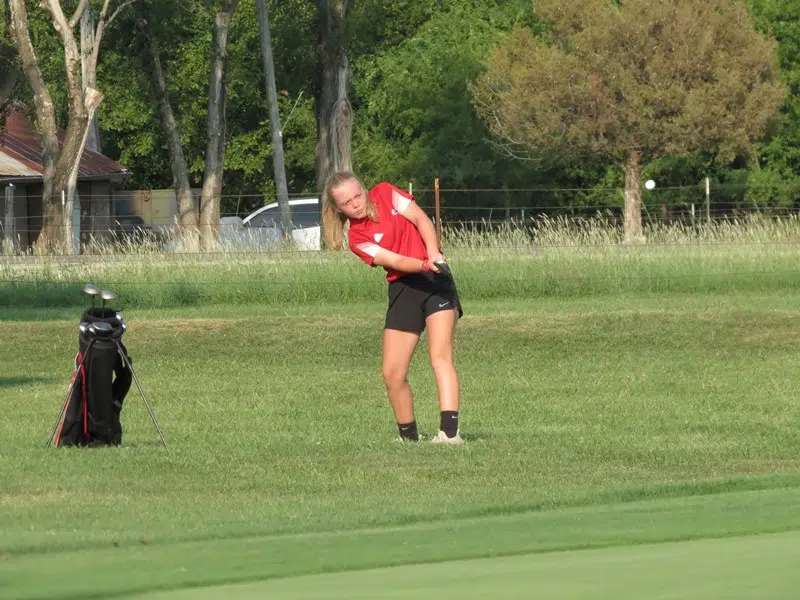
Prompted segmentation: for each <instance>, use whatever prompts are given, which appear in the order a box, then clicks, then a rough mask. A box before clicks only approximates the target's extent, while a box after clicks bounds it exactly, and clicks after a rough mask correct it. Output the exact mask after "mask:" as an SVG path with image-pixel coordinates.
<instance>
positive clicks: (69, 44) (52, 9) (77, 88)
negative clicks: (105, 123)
mask: <svg viewBox="0 0 800 600" xmlns="http://www.w3.org/2000/svg"><path fill="white" fill-rule="evenodd" d="M42 6H43V7H44V8H45V9H46V10H47V11H48V12H49V13H50V15H51V16H52V17H53V26H54V27H55V29H56V31H58V33H59V35H60V36H61V40H62V41H63V43H64V62H65V66H66V73H67V87H68V89H69V94H68V96H69V102H70V106H71V107H72V108H73V109H76V110H77V112H81V111H82V110H83V94H82V91H83V85H82V81H81V68H80V64H81V61H80V53H79V52H78V45H77V44H76V43H75V36H74V35H73V31H72V27H71V26H70V24H69V23H68V22H67V18H66V17H65V16H64V11H63V10H62V9H61V2H60V0H42Z"/></svg>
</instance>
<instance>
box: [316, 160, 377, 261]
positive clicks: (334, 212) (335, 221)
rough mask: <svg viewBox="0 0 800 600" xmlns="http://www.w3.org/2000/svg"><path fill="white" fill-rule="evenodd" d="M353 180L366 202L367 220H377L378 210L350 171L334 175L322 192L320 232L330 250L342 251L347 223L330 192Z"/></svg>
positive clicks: (364, 188) (361, 184) (362, 185)
mask: <svg viewBox="0 0 800 600" xmlns="http://www.w3.org/2000/svg"><path fill="white" fill-rule="evenodd" d="M352 180H355V181H357V182H358V185H360V186H361V193H362V194H363V195H364V200H365V202H366V208H365V210H366V213H367V218H368V219H371V220H373V221H377V220H378V209H377V208H376V207H375V204H374V203H373V202H372V200H370V197H369V192H368V191H367V188H366V187H364V184H363V183H362V181H361V180H360V179H359V178H358V177H356V176H355V175H354V174H353V173H351V172H350V171H339V172H338V173H334V174H333V175H331V176H330V177H328V180H327V181H326V182H325V189H324V190H323V192H322V230H323V232H324V234H325V242H326V243H327V244H328V246H329V247H330V248H331V249H332V250H341V249H342V236H343V233H344V224H345V223H346V222H347V217H346V216H345V215H344V214H342V213H341V212H339V207H338V206H337V205H336V200H335V199H334V198H333V194H331V192H332V191H333V190H335V189H336V188H338V187H339V186H340V185H342V184H343V183H346V182H348V181H352Z"/></svg>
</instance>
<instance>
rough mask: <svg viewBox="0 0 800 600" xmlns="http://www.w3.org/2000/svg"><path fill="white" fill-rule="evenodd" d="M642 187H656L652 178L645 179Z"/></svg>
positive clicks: (649, 188)
mask: <svg viewBox="0 0 800 600" xmlns="http://www.w3.org/2000/svg"><path fill="white" fill-rule="evenodd" d="M644 187H646V188H647V189H648V190H652V189H653V188H655V187H656V182H655V181H653V180H652V179H648V180H647V181H645V182H644Z"/></svg>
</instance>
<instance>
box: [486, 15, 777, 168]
mask: <svg viewBox="0 0 800 600" xmlns="http://www.w3.org/2000/svg"><path fill="white" fill-rule="evenodd" d="M537 12H538V14H541V15H543V16H544V17H546V18H547V19H548V20H549V22H550V30H549V37H550V39H551V41H552V43H551V44H550V45H545V44H543V43H541V41H540V40H538V39H536V38H534V37H533V36H532V35H531V34H530V33H529V32H527V31H525V30H519V31H517V32H516V34H515V35H514V36H513V37H512V38H510V39H509V40H507V41H506V42H505V44H504V45H503V47H502V49H501V50H500V51H498V52H497V53H496V54H495V55H494V57H493V59H492V62H491V66H490V70H489V72H488V73H487V74H486V75H485V76H483V77H481V78H480V79H479V82H478V85H477V86H476V87H475V101H476V106H477V108H478V110H479V111H480V113H481V115H482V117H483V118H484V119H485V120H486V122H487V123H488V124H489V126H490V127H491V129H492V131H493V132H494V133H495V134H496V135H498V136H499V137H500V138H501V139H502V140H503V141H504V142H505V143H506V144H507V148H508V149H509V151H511V152H514V151H515V150H520V151H522V152H533V153H534V154H535V155H537V156H543V155H550V156H555V157H556V158H557V157H559V156H563V155H569V154H574V153H576V152H581V151H583V152H586V153H588V154H593V153H594V154H596V153H601V154H604V155H606V156H607V157H609V159H611V160H615V161H617V162H618V163H623V162H625V161H626V160H628V158H629V157H630V156H632V155H633V154H637V155H639V156H642V157H644V158H645V159H652V158H657V157H658V156H664V155H669V154H681V153H685V152H690V151H694V150H697V149H703V148H713V149H715V150H716V151H717V154H718V158H719V159H720V161H722V162H728V161H730V160H731V159H733V158H734V157H735V156H736V154H737V153H748V152H749V151H750V149H751V147H752V141H753V140H755V139H759V138H760V137H762V136H763V135H764V133H765V129H766V127H767V125H768V124H769V122H770V120H771V119H772V118H773V116H774V114H775V112H776V110H777V108H778V107H779V106H780V104H781V103H782V102H783V99H784V97H785V92H784V89H783V87H782V86H781V84H780V82H779V81H778V72H777V69H776V65H775V55H774V51H775V44H774V42H773V41H771V40H769V39H766V38H765V37H763V36H762V35H760V34H758V33H757V32H756V31H755V30H754V29H753V27H752V24H751V20H750V18H749V16H748V15H747V13H746V11H745V9H744V8H742V7H741V6H740V4H739V3H737V2H735V1H733V0H731V1H728V0H720V1H719V2H713V3H709V2H706V1H705V0H703V1H702V2H701V1H699V0H672V1H670V2H662V3H658V4H653V3H651V2H649V1H646V0H631V1H626V2H625V3H624V4H622V5H620V6H619V7H617V6H615V5H614V4H613V3H611V2H583V1H582V0H568V1H564V0H545V1H542V2H538V3H537ZM698 22H702V23H703V27H697V23H698Z"/></svg>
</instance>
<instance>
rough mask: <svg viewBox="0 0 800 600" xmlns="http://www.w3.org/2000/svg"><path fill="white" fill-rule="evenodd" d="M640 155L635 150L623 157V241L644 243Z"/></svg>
mask: <svg viewBox="0 0 800 600" xmlns="http://www.w3.org/2000/svg"><path fill="white" fill-rule="evenodd" d="M641 175H642V157H641V155H640V154H639V152H637V151H633V152H630V153H629V154H628V155H627V156H626V158H625V223H624V234H625V235H624V243H625V244H644V243H645V237H644V233H643V231H642V192H641V184H640V179H641Z"/></svg>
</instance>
